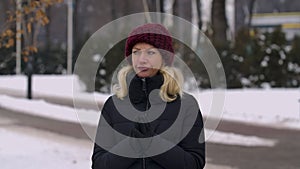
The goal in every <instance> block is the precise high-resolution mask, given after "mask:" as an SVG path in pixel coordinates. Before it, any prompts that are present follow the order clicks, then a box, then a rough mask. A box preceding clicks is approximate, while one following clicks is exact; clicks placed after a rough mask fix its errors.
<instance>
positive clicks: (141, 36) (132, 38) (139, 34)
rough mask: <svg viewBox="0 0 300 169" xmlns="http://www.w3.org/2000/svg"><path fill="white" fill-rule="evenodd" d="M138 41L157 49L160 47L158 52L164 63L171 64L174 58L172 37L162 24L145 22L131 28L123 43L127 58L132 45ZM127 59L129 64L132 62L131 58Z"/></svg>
mask: <svg viewBox="0 0 300 169" xmlns="http://www.w3.org/2000/svg"><path fill="white" fill-rule="evenodd" d="M140 42H144V43H147V44H150V45H152V46H154V47H156V48H158V49H162V50H160V53H161V55H162V57H163V59H164V61H165V63H166V65H168V66H170V65H172V63H173V59H174V49H173V46H172V37H171V35H170V33H169V31H168V30H167V29H166V28H165V27H164V26H163V25H161V24H155V23H147V24H144V25H142V26H138V27H136V28H135V29H134V30H132V32H131V33H130V34H129V36H128V38H127V40H126V45H125V56H126V58H127V59H128V56H130V55H131V53H132V48H133V46H134V45H135V44H137V43H140ZM128 61H129V63H130V64H132V62H131V59H128Z"/></svg>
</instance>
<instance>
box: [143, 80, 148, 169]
mask: <svg viewBox="0 0 300 169" xmlns="http://www.w3.org/2000/svg"><path fill="white" fill-rule="evenodd" d="M142 82H143V85H142V90H143V91H144V93H145V95H146V107H145V111H146V110H148V107H149V101H148V93H147V86H146V85H147V84H146V79H145V78H142ZM142 163H143V169H146V159H145V158H143V160H142Z"/></svg>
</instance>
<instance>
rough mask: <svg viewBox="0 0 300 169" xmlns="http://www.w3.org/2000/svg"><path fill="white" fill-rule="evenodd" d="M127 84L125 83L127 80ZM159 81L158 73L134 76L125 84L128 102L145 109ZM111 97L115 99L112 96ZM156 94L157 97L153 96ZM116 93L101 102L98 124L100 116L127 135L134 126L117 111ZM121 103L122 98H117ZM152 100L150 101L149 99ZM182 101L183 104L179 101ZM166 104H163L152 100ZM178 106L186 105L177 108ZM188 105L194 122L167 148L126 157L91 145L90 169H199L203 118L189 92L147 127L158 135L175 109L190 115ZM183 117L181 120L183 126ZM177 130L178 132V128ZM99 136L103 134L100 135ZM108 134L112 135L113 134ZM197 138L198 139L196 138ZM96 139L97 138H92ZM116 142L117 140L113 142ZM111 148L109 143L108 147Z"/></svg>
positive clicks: (174, 115) (202, 154) (202, 152)
mask: <svg viewBox="0 0 300 169" xmlns="http://www.w3.org/2000/svg"><path fill="white" fill-rule="evenodd" d="M127 84H129V83H127ZM162 84H163V76H162V75H161V74H158V75H156V76H154V77H151V78H145V79H141V78H139V77H137V76H134V77H133V79H132V81H131V82H130V85H129V99H130V101H131V103H132V105H133V106H134V107H135V108H136V109H137V110H139V111H145V110H147V109H148V108H149V107H151V106H153V105H151V104H150V103H149V93H150V92H151V91H153V90H154V89H160V87H161V85H162ZM113 97H115V98H113ZM157 97H159V96H158V95H157ZM114 99H117V98H116V96H111V97H109V98H108V100H107V101H106V102H105V104H104V106H103V109H102V112H101V118H100V121H99V126H101V123H102V121H101V119H102V118H104V119H105V120H106V121H107V123H108V124H109V125H110V126H111V127H112V128H113V129H114V130H116V131H117V132H120V133H122V134H124V135H127V136H130V131H131V130H132V129H133V128H134V127H135V124H136V122H133V121H130V120H128V119H127V118H125V117H124V116H122V115H121V114H120V112H118V111H117V108H116V105H115V104H114V101H113V100H114ZM119 101H120V102H118V103H121V104H122V101H121V100H119ZM151 103H152V102H151ZM182 103H184V104H182ZM155 104H166V103H162V102H161V103H155ZM181 105H185V106H186V107H184V108H182V109H181ZM190 107H196V108H197V109H196V110H197V111H198V113H197V117H196V120H195V123H194V124H189V125H191V129H190V130H188V132H187V134H186V135H185V137H183V139H182V140H179V141H178V144H176V145H175V146H174V147H173V148H171V149H170V150H168V151H166V152H164V153H162V154H158V155H155V156H152V157H146V158H128V157H122V156H119V155H116V154H113V153H110V152H108V151H107V150H105V149H104V148H103V147H100V146H98V145H97V144H96V143H95V145H94V152H93V155H92V168H93V169H202V168H204V165H205V143H204V136H203V135H201V136H202V137H200V132H201V130H202V128H203V120H202V115H201V112H200V110H199V108H198V104H197V102H196V100H195V99H194V98H193V97H192V96H191V95H189V94H186V93H184V95H183V97H182V98H180V97H177V99H176V100H175V101H172V102H168V103H167V104H166V107H165V110H164V111H163V113H162V114H161V115H160V116H159V117H158V118H157V119H155V120H154V121H152V122H150V124H151V126H153V128H155V133H157V134H161V133H163V132H164V131H165V130H167V129H168V128H169V127H170V126H171V125H172V124H173V123H174V121H175V120H176V118H177V116H178V115H179V110H183V112H184V116H185V118H188V117H189V115H190V112H189V110H190ZM185 118H183V120H182V123H181V124H182V125H183V127H182V128H184V125H187V124H185V120H184V119H185ZM99 126H98V132H97V136H96V139H97V138H101V136H102V133H101V132H100V129H99ZM178 132H180V131H178ZM102 137H103V136H102ZM111 137H114V136H113V135H112V136H111ZM199 137H200V138H199ZM96 142H97V141H96ZM113 144H117V143H113ZM111 148H113V146H111Z"/></svg>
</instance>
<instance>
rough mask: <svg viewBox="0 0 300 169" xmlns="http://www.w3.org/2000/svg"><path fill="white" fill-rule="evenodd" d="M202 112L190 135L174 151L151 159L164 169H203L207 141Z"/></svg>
mask: <svg viewBox="0 0 300 169" xmlns="http://www.w3.org/2000/svg"><path fill="white" fill-rule="evenodd" d="M202 130H203V119H202V115H201V112H200V110H199V109H198V115H197V118H196V121H195V123H194V124H193V126H192V128H191V130H190V131H189V132H188V134H187V135H186V136H185V137H184V139H183V140H181V141H180V142H179V143H178V144H177V145H176V146H174V147H173V148H172V149H170V150H168V151H166V152H165V153H162V154H159V155H157V156H153V157H151V158H152V159H153V160H155V161H156V162H157V163H159V164H160V165H161V166H163V167H164V168H172V169H191V168H193V169H203V168H204V166H205V139H204V132H203V133H202V134H201V131H202ZM199 138H200V139H199Z"/></svg>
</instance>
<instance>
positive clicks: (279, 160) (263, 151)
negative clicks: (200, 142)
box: [207, 121, 300, 169]
mask: <svg viewBox="0 0 300 169" xmlns="http://www.w3.org/2000/svg"><path fill="white" fill-rule="evenodd" d="M217 130H221V131H226V132H234V133H237V134H243V135H254V136H258V137H263V138H270V139H275V140H278V143H277V144H276V146H275V147H241V146H228V145H218V144H207V150H208V151H207V156H208V157H209V158H210V159H211V161H210V163H213V164H219V165H228V166H232V168H239V169H300V160H299V158H300V131H295V130H286V129H274V128H268V127H262V126H255V125H246V124H242V123H236V122H226V121H222V122H221V123H220V125H219V126H218V128H217Z"/></svg>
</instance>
